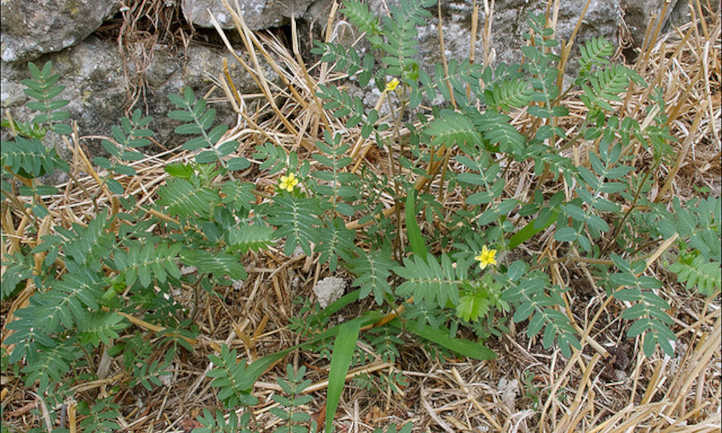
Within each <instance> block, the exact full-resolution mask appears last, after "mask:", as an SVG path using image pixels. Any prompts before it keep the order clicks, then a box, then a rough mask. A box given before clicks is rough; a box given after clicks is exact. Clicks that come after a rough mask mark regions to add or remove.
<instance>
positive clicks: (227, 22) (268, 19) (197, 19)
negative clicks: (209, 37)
mask: <svg viewBox="0 0 722 433" xmlns="http://www.w3.org/2000/svg"><path fill="white" fill-rule="evenodd" d="M312 1H313V0H240V1H238V2H237V3H238V6H239V8H240V12H241V14H242V16H243V20H244V21H245V22H246V25H248V28H250V29H251V30H259V29H265V28H269V27H277V26H280V25H283V24H284V23H286V22H288V18H290V17H291V16H293V17H295V18H299V17H301V16H303V14H304V13H305V12H306V9H307V8H308V5H309V4H311V2H312ZM228 3H229V4H230V5H231V6H232V7H235V5H236V0H228ZM181 6H182V8H183V15H184V16H185V18H186V20H188V21H190V22H191V23H193V25H195V26H199V27H213V24H212V23H211V19H210V15H209V12H208V11H210V13H212V14H213V16H214V17H215V18H216V21H218V24H220V26H221V27H223V28H225V29H231V28H233V27H234V25H233V19H232V18H231V14H230V12H228V10H227V9H226V8H225V6H223V2H222V1H221V0H183V2H182V3H181Z"/></svg>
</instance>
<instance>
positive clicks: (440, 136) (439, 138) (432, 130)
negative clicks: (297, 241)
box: [423, 110, 481, 153]
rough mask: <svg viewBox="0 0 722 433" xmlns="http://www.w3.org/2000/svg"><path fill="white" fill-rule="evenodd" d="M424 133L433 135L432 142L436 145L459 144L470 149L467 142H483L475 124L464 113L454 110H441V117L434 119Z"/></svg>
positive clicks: (478, 143) (474, 143)
mask: <svg viewBox="0 0 722 433" xmlns="http://www.w3.org/2000/svg"><path fill="white" fill-rule="evenodd" d="M423 133H424V134H425V135H427V136H429V137H433V138H432V140H431V144H433V145H435V146H438V145H447V146H453V145H458V146H459V147H461V148H462V149H464V148H466V149H468V147H467V146H466V145H467V144H473V145H480V144H481V136H480V135H479V133H478V132H477V131H476V128H474V124H473V123H471V121H470V120H469V119H468V118H467V117H466V116H464V115H463V114H461V113H457V112H455V111H452V110H441V113H440V114H439V117H437V118H435V119H434V120H432V121H431V122H430V123H429V124H428V126H427V127H426V128H425V129H424V132H423ZM467 153H469V152H467Z"/></svg>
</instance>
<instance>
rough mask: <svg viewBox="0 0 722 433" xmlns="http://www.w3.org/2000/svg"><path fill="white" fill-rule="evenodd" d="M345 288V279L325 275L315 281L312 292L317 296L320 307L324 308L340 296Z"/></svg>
mask: <svg viewBox="0 0 722 433" xmlns="http://www.w3.org/2000/svg"><path fill="white" fill-rule="evenodd" d="M345 289H346V281H345V280H344V279H343V278H337V277H326V278H324V279H323V280H320V281H319V282H318V283H316V286H315V287H314V288H313V293H315V294H316V297H317V298H318V303H319V305H321V308H326V307H328V305H329V304H330V303H332V302H333V301H335V300H336V299H338V298H340V297H341V296H342V295H343V291H344V290H345Z"/></svg>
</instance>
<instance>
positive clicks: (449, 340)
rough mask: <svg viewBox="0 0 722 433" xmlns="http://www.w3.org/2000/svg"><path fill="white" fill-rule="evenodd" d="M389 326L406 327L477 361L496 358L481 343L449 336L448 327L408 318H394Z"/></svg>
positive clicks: (422, 336) (413, 332) (420, 335)
mask: <svg viewBox="0 0 722 433" xmlns="http://www.w3.org/2000/svg"><path fill="white" fill-rule="evenodd" d="M389 324H390V325H391V326H394V327H397V328H401V329H406V330H407V331H409V332H411V333H412V334H415V335H418V336H419V337H421V338H423V339H426V340H429V341H431V342H432V343H436V344H438V345H439V346H442V347H445V348H447V349H449V350H451V351H452V352H455V353H458V354H459V355H462V356H466V357H468V358H472V359H477V360H479V361H487V360H490V359H495V358H496V353H494V352H493V351H492V350H491V349H489V348H488V347H486V346H484V345H483V344H481V343H476V342H473V341H470V340H465V339H462V338H456V337H451V336H449V330H448V329H443V328H442V329H436V328H432V327H430V326H428V325H425V324H423V323H421V322H419V321H415V320H409V321H406V322H404V323H403V324H402V323H401V322H400V321H399V320H398V319H395V320H393V321H392V322H390V323H389Z"/></svg>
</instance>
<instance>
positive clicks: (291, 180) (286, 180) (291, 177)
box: [278, 173, 298, 192]
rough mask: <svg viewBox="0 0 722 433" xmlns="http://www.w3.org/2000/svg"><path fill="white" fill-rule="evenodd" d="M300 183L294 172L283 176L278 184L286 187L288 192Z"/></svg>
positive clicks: (280, 186) (283, 187)
mask: <svg viewBox="0 0 722 433" xmlns="http://www.w3.org/2000/svg"><path fill="white" fill-rule="evenodd" d="M296 185H298V178H296V175H295V174H293V173H288V176H281V183H280V184H279V185H278V187H279V188H281V189H285V190H286V191H288V192H293V188H294V187H295V186H296Z"/></svg>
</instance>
